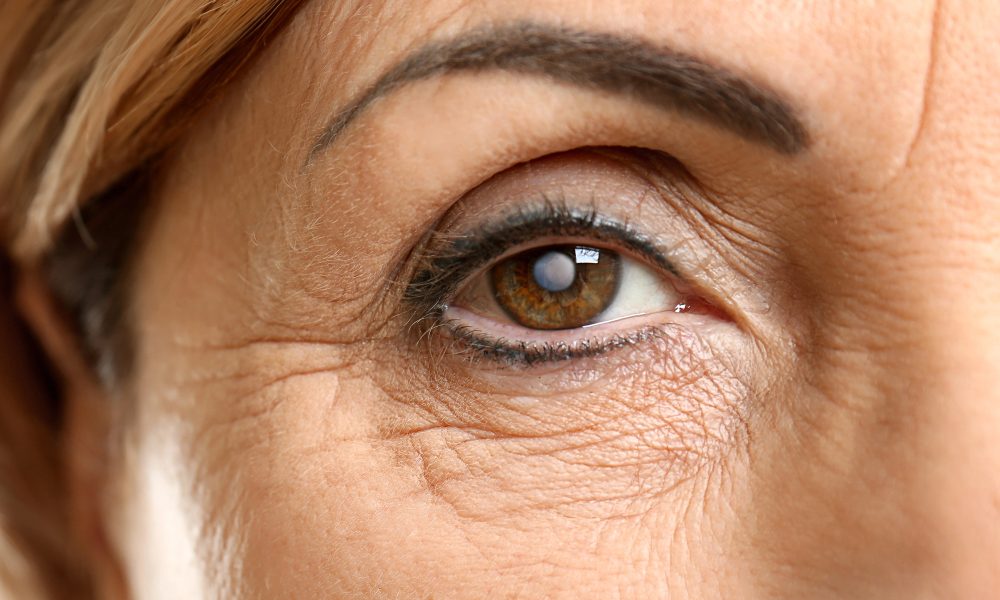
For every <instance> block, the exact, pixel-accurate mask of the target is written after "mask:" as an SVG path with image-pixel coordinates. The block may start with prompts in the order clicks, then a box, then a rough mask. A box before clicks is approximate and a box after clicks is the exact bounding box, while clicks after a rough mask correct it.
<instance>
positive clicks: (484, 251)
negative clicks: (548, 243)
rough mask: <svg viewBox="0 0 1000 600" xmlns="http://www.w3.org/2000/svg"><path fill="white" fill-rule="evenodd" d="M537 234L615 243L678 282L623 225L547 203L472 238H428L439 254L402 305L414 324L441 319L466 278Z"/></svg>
mask: <svg viewBox="0 0 1000 600" xmlns="http://www.w3.org/2000/svg"><path fill="white" fill-rule="evenodd" d="M541 235H561V236H581V237H582V236H586V237H588V238H590V239H597V240H600V241H607V242H614V243H616V244H620V245H622V246H624V247H625V248H627V249H629V250H632V251H633V252H636V253H637V254H639V255H642V256H644V257H645V258H646V259H647V260H649V261H651V262H653V263H654V264H655V265H656V266H658V267H660V268H661V269H663V270H665V271H667V272H669V273H671V274H673V275H674V276H677V277H680V275H679V273H678V272H677V269H676V268H675V267H674V266H673V264H672V263H671V262H670V261H669V260H668V259H667V257H666V256H664V255H663V253H662V252H660V250H659V249H658V248H657V246H656V245H655V244H654V243H653V242H652V241H651V240H650V239H649V238H647V237H646V236H643V235H642V234H640V233H638V232H636V231H634V230H633V229H632V228H631V227H629V226H628V225H627V224H623V223H620V222H617V221H612V220H609V219H605V218H602V217H600V216H599V215H598V214H597V213H596V212H595V211H594V210H587V211H580V210H578V209H573V208H570V207H568V206H566V204H565V203H564V202H553V201H551V200H549V199H546V200H545V201H544V203H543V204H542V205H541V206H538V207H535V208H529V209H526V210H522V211H518V212H516V213H513V214H511V215H509V216H507V217H506V218H504V219H503V220H502V221H501V222H500V223H497V224H494V225H490V226H487V227H486V228H484V229H483V230H482V231H481V232H479V233H478V234H477V235H476V236H462V237H458V238H455V239H452V240H451V241H450V242H447V241H442V240H440V239H438V240H435V239H434V236H431V238H430V239H429V240H428V242H427V243H426V245H425V247H427V248H434V247H435V246H439V247H441V249H440V250H431V251H429V252H428V257H427V258H425V259H424V261H423V264H422V266H421V267H420V268H419V269H418V270H417V271H416V273H414V275H413V277H412V279H411V280H410V283H409V284H408V285H407V286H406V288H405V289H404V292H403V301H404V302H405V303H406V304H407V305H408V306H409V307H410V308H411V309H412V312H413V314H414V315H415V317H416V319H415V320H417V321H419V320H423V319H426V318H428V317H432V318H433V317H437V318H440V315H441V313H442V312H443V310H444V308H446V305H447V302H448V300H449V299H450V298H451V297H452V296H453V295H454V294H455V293H456V292H457V291H458V289H459V287H460V286H461V285H462V284H463V283H464V282H465V279H466V278H467V277H468V276H469V275H471V274H472V273H474V272H475V271H476V270H478V269H479V268H481V267H482V266H483V265H485V264H487V263H489V262H490V261H491V260H494V259H496V258H497V257H499V256H501V255H503V253H504V252H506V251H508V250H510V249H511V248H514V247H516V246H518V245H520V244H523V243H526V242H529V241H532V240H534V239H537V238H538V237H539V236H541Z"/></svg>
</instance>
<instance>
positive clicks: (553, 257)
mask: <svg viewBox="0 0 1000 600" xmlns="http://www.w3.org/2000/svg"><path fill="white" fill-rule="evenodd" d="M620 267H621V259H620V258H619V257H618V255H617V254H615V253H614V252H611V251H609V250H602V249H597V248H590V247H586V246H568V245H567V246H546V247H544V248H538V249H534V250H528V251H526V252H522V253H520V254H517V255H515V256H512V257H510V258H508V259H506V260H504V261H503V262H501V263H500V264H498V265H497V266H495V267H493V269H492V271H491V273H490V275H491V279H492V283H493V293H494V295H495V296H496V299H497V302H498V303H499V304H500V306H501V307H502V308H503V309H504V310H505V311H506V312H507V314H508V315H510V317H511V318H512V319H514V320H515V321H517V322H518V323H519V324H520V325H523V326H525V327H530V328H531V329H573V328H576V327H581V326H583V325H587V324H589V323H591V322H593V320H594V319H595V318H596V317H597V316H598V315H600V314H601V313H602V312H604V310H605V309H606V308H607V307H608V305H609V304H611V301H612V300H614V298H615V293H616V292H617V290H618V277H619V271H620Z"/></svg>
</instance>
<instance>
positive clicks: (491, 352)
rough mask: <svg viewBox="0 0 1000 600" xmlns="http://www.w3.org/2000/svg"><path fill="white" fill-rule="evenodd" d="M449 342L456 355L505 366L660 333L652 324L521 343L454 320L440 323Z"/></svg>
mask: <svg viewBox="0 0 1000 600" xmlns="http://www.w3.org/2000/svg"><path fill="white" fill-rule="evenodd" d="M442 326H443V328H444V329H445V331H446V332H447V333H448V334H450V337H451V341H452V342H453V343H455V344H457V345H458V346H459V348H458V351H457V352H456V354H463V353H466V354H467V355H468V358H470V359H472V360H476V359H488V360H491V361H493V362H496V363H499V364H501V365H504V366H508V367H521V368H524V367H532V366H535V365H539V364H544V363H553V362H561V361H567V360H573V359H577V358H588V357H594V356H599V355H601V354H605V353H607V352H611V351H614V350H618V349H621V348H625V347H631V346H635V345H636V344H641V343H643V342H646V341H649V340H651V339H653V338H655V337H658V336H659V335H660V329H659V328H658V327H657V326H655V325H648V326H646V327H643V328H640V329H637V330H635V331H632V332H630V333H627V334H613V335H608V336H603V337H592V338H586V339H580V340H575V341H573V342H540V341H534V342H524V341H515V340H508V339H504V338H497V337H493V336H489V335H487V334H484V333H483V332H482V331H479V330H477V329H475V328H473V327H470V326H468V325H463V324H460V323H457V322H455V321H445V322H443V323H442Z"/></svg>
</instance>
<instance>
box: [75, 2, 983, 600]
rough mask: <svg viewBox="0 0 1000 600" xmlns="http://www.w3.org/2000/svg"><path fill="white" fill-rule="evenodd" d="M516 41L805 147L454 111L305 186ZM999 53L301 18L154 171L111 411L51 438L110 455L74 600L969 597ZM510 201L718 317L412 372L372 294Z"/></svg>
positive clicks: (458, 21) (844, 38)
mask: <svg viewBox="0 0 1000 600" xmlns="http://www.w3.org/2000/svg"><path fill="white" fill-rule="evenodd" d="M744 5H745V6H744ZM512 20H534V21H541V22H557V23H561V24H564V25H571V26H573V27H576V28H580V29H587V30H597V31H609V32H614V33H619V34H624V35H630V36H635V37H638V38H642V39H645V40H650V41H652V42H653V43H655V44H658V45H664V46H670V47H672V48H675V49H678V50H681V51H684V52H687V53H689V54H692V55H694V56H697V57H699V58H701V59H702V60H705V61H706V62H710V63H712V64H717V65H722V66H724V67H725V68H726V69H729V70H730V71H732V72H734V73H737V74H739V75H741V76H744V77H747V78H749V79H751V80H753V81H755V82H759V83H760V85H762V86H765V87H767V88H768V89H771V90H774V91H775V93H777V94H780V95H781V97H783V98H785V99H787V101H788V103H789V104H790V105H791V106H793V107H794V108H795V109H796V111H797V113H798V114H799V116H800V117H801V119H802V121H803V122H804V124H805V126H806V127H807V129H808V131H809V135H810V144H809V146H808V148H806V149H805V150H804V151H803V152H800V153H798V154H795V155H787V154H782V153H780V152H776V151H774V150H772V149H768V148H765V147H762V146H761V145H760V144H757V143H755V142H753V141H748V140H745V139H743V138H741V137H739V136H737V135H735V134H733V133H731V132H728V131H726V130H724V129H722V128H720V127H717V126H715V125H713V124H711V123H708V122H706V121H703V120H698V119H692V118H690V117H689V116H686V115H684V114H680V113H677V112H670V111H663V110H660V109H656V108H654V107H651V106H649V105H647V104H643V103H642V102H639V101H636V100H634V99H630V98H627V97H624V96H619V95H615V94H611V93H607V92H597V91H593V90H586V89H580V88H577V87H574V86H571V85H567V84H560V83H555V82H553V81H550V80H548V79H545V78H541V77H535V76H527V75H518V74H512V73H501V72H482V73H464V74H452V75H446V76H442V77H436V78H430V79H426V80H423V81H419V82H415V83H412V84H410V85H407V86H404V87H402V88H400V89H398V90H397V91H395V92H393V93H392V94H390V95H388V96H386V97H385V98H384V99H382V100H381V101H379V102H377V103H376V104H374V105H373V106H372V107H370V109H369V110H366V111H365V112H364V113H363V114H361V115H359V117H358V120H357V122H356V123H354V124H353V125H352V126H351V127H350V128H349V129H348V130H347V131H345V133H344V135H343V136H342V137H341V138H339V139H338V140H337V141H336V142H335V143H334V144H333V145H332V146H331V147H330V148H328V149H327V150H325V151H324V152H322V153H321V154H320V155H318V156H317V157H316V158H315V159H314V160H313V161H312V162H311V163H310V164H309V165H308V166H306V167H303V164H304V163H305V162H306V158H307V155H308V154H309V152H310V148H311V147H312V142H313V140H314V139H315V136H316V135H317V134H318V132H319V131H321V130H322V128H323V127H324V125H325V124H326V123H327V122H328V121H329V119H330V118H331V115H333V114H334V112H335V111H336V110H337V109H338V108H340V107H342V106H344V105H346V104H347V103H348V102H349V101H350V100H351V99H352V98H354V97H355V95H356V94H358V93H359V92H360V91H361V90H363V89H364V88H365V87H366V86H367V85H369V84H371V82H372V81H374V80H375V79H376V78H377V77H378V75H379V74H380V73H382V72H383V71H385V70H386V69H387V68H389V67H390V66H392V65H393V64H395V62H396V61H398V60H399V59H400V58H401V57H402V56H404V55H405V54H406V53H407V51H409V50H412V49H414V48H416V47H418V46H420V45H422V44H423V43H425V42H426V41H427V40H429V39H435V38H440V37H444V36H448V35H453V34H455V33H457V32H460V31H464V30H467V29H470V28H473V27H476V26H479V25H481V24H483V23H493V24H496V23H503V22H507V21H512ZM998 29H1000V4H998V3H996V2H990V1H988V0H982V1H979V2H976V1H969V2H942V3H941V4H940V5H939V6H934V5H933V4H932V3H931V2H917V1H913V2H894V3H889V2H884V3H875V4H872V5H867V4H863V3H847V4H843V3H819V2H817V3H798V2H784V1H781V2H779V1H775V2H767V3H750V2H745V3H741V4H739V5H725V4H723V3H718V2H692V1H684V2H664V1H653V0H623V1H620V2H581V1H572V0H534V1H532V2H520V1H517V0H498V1H491V2H471V1H466V2H453V1H450V0H428V1H427V2H422V3H419V8H418V7H417V3H412V6H411V5H403V3H393V4H391V5H390V6H387V7H382V6H378V5H372V4H365V5H364V6H363V7H361V8H358V7H356V6H353V3H344V2H334V1H332V0H331V1H326V0H317V1H316V2H314V3H312V4H310V5H309V6H307V7H306V9H304V10H303V12H302V13H300V14H299V15H298V16H297V17H296V19H295V20H294V21H293V23H292V24H291V26H290V27H289V28H288V29H287V30H286V31H285V32H284V33H283V34H282V36H281V37H280V38H279V40H278V41H277V43H276V44H275V45H274V46H273V47H272V48H270V49H269V50H268V51H267V53H266V54H265V55H264V56H263V57H262V60H261V61H259V62H258V63H256V64H255V65H254V67H253V69H252V71H251V72H250V73H249V74H248V75H247V76H246V77H244V78H242V79H241V80H239V81H237V82H235V83H234V84H232V86H231V87H230V88H228V90H227V93H226V95H225V96H224V97H223V98H221V99H220V100H219V101H218V102H217V103H215V104H214V105H213V106H212V107H211V108H210V110H208V112H207V113H206V114H204V116H203V117H202V118H201V119H200V120H199V121H198V123H196V125H195V127H194V128H193V129H192V131H191V132H190V134H189V135H187V137H185V139H184V140H183V141H182V143H180V144H179V145H178V146H177V147H176V148H175V149H174V150H173V151H172V152H171V153H170V155H169V156H168V157H167V159H166V161H165V165H164V167H163V169H162V170H161V176H160V177H159V179H158V181H157V185H156V194H155V195H156V197H155V199H154V204H153V206H152V208H151V211H150V215H149V227H148V230H147V232H146V235H144V236H143V243H142V244H141V245H140V247H138V248H136V249H135V252H136V261H137V262H136V265H137V266H136V278H135V283H134V289H133V294H132V306H133V318H134V321H135V322H136V323H137V327H136V331H135V332H134V335H135V336H136V337H135V340H136V360H135V366H134V371H133V372H132V373H131V374H130V378H129V381H128V382H127V383H123V384H122V386H121V389H120V390H119V392H118V393H117V394H115V396H116V397H115V398H108V399H100V400H99V401H95V400H94V398H93V397H94V396H100V395H101V393H100V392H97V391H95V390H94V388H93V386H92V385H88V384H86V383H85V382H81V383H79V384H78V385H77V389H76V392H74V393H71V398H70V399H71V401H72V402H75V403H78V404H79V405H80V406H84V405H86V406H90V407H93V406H102V407H105V409H104V410H107V411H110V413H109V414H108V415H104V417H107V418H99V419H93V418H83V417H79V418H78V419H77V420H76V422H74V424H73V429H74V430H75V431H76V432H77V435H78V436H79V437H80V438H81V439H86V438H87V437H88V436H91V437H92V436H93V435H95V433H94V431H92V430H91V429H93V428H98V430H100V427H101V426H99V425H95V423H104V422H110V423H111V425H108V426H107V429H106V430H100V431H101V433H100V435H101V436H111V439H112V440H113V442H112V444H111V449H110V451H109V456H108V457H107V458H106V466H105V468H104V469H103V470H102V472H101V473H100V476H99V477H98V478H97V480H98V481H99V485H95V486H94V487H95V488H96V489H94V490H91V491H90V492H87V491H84V492H82V493H83V494H84V495H86V494H87V493H90V494H92V495H93V497H94V502H95V503H96V506H97V507H98V511H97V512H98V513H99V515H100V519H99V521H100V528H101V529H102V530H103V531H104V536H105V538H106V544H104V545H101V544H96V543H95V548H94V550H93V553H94V556H95V561H96V562H97V563H98V564H100V565H102V566H101V567H100V569H99V570H100V572H101V573H102V575H101V580H102V587H103V589H104V591H105V593H107V594H108V595H110V596H115V595H122V596H128V597H135V598H178V597H198V596H203V597H233V598H321V597H331V598H332V597H336V598H712V597H728V598H758V597H759V598H985V597H988V596H990V595H991V594H993V593H995V592H996V590H998V589H1000V442H998V433H1000V384H998V383H997V381H996V373H997V372H1000V342H998V340H1000V246H998V241H997V240H998V239H1000V207H998V201H1000V175H998V173H1000V128H998V123H1000V102H998V101H997V98H1000V83H998V81H1000V43H998V41H997V36H996V31H997V30H998ZM596 147H600V149H598V150H586V149H585V148H596ZM626 147H642V148H648V149H651V150H656V151H659V152H660V153H662V154H663V155H669V156H672V157H674V158H675V159H676V161H678V162H679V163H680V164H682V165H683V166H684V169H685V170H686V171H685V172H686V173H687V176H686V177H685V178H683V181H681V180H680V179H681V178H679V176H678V175H677V174H676V172H675V171H672V170H671V169H672V167H670V166H667V165H665V164H650V163H649V162H648V161H646V162H644V161H643V160H640V159H637V158H635V155H634V153H632V151H628V150H621V148H626ZM526 161H533V162H532V164H531V165H529V166H525V165H523V164H520V163H524V162H526ZM654 162H655V161H654ZM546 192H548V193H559V194H563V195H573V194H576V195H577V196H579V195H583V194H577V192H583V193H585V194H586V199H587V201H588V202H592V204H593V206H594V207H595V208H596V209H598V210H600V211H602V212H605V213H607V214H609V215H612V216H615V215H619V218H623V219H624V218H626V217H628V218H629V219H630V220H631V222H633V223H634V224H635V225H636V226H637V227H640V228H641V229H642V230H643V231H645V232H647V233H648V235H650V236H658V237H659V238H662V239H664V240H665V243H666V244H667V245H668V246H669V247H672V248H675V254H676V256H674V259H675V260H676V261H677V262H678V264H680V265H682V266H684V267H686V269H687V271H686V272H688V273H690V274H691V276H690V277H691V279H692V280H693V283H694V284H696V285H697V286H698V287H699V289H701V290H703V295H704V296H705V297H707V298H710V299H712V300H713V302H714V303H715V304H717V305H718V306H720V307H722V310H723V313H724V314H723V315H721V316H720V315H716V316H702V317H699V318H696V317H690V318H687V317H685V316H684V315H680V316H678V317H677V318H676V319H675V321H673V322H671V323H668V324H665V325H663V326H662V327H661V331H660V333H659V335H656V336H653V337H652V339H648V340H646V341H644V342H642V343H638V344H635V345H633V346H629V347H625V348H620V349H617V350H614V351H611V352H608V353H606V354H604V355H601V356H598V357H589V358H581V359H577V360H571V361H563V362H559V363H555V364H550V365H542V366H534V367H531V368H529V369H524V368H513V367H510V366H503V365H497V364H493V363H491V362H490V361H489V360H469V358H468V356H466V355H464V354H463V353H461V352H455V351H452V350H453V349H454V346H453V345H450V344H449V343H448V341H447V340H446V339H445V338H444V337H443V336H442V334H439V333H435V332H429V333H427V334H426V335H424V336H423V337H422V338H419V339H415V337H416V336H414V335H412V331H411V330H410V329H411V328H409V327H408V322H407V319H406V318H405V315H404V314H403V313H405V310H404V308H402V307H401V299H400V287H399V286H398V285H397V284H396V283H395V282H396V281H397V280H402V281H405V280H406V278H407V277H408V275H409V274H410V273H412V269H413V262H412V261H413V259H414V256H413V255H412V254H411V252H412V251H413V249H414V248H416V247H418V242H419V241H420V239H421V238H422V236H424V235H425V234H426V233H427V231H428V230H429V229H430V228H431V227H433V226H434V223H435V221H436V220H437V219H438V218H439V217H440V216H441V215H442V214H445V213H446V211H448V210H449V208H450V207H454V206H459V207H466V208H465V209H464V210H465V212H462V211H461V210H459V212H458V215H459V216H457V217H455V219H453V220H456V222H458V221H462V220H463V219H466V220H470V222H471V219H473V218H474V217H475V218H478V217H477V215H482V214H488V213H489V211H490V210H491V209H498V208H501V207H503V206H504V205H505V204H504V203H516V202H518V201H519V200H518V198H519V194H521V197H523V196H524V195H526V194H531V193H546ZM456 210H458V209H456ZM449 214H455V213H454V211H453V212H452V213H449ZM462 215H465V216H462ZM470 215H471V216H470ZM444 226H450V221H447V220H446V222H445V225H444ZM456 227H457V225H456ZM627 326H628V325H627V324H623V325H622V326H621V327H623V328H625V327H627ZM87 410H92V409H87ZM87 410H82V409H81V410H79V411H78V413H86V412H87ZM102 460H103V459H102Z"/></svg>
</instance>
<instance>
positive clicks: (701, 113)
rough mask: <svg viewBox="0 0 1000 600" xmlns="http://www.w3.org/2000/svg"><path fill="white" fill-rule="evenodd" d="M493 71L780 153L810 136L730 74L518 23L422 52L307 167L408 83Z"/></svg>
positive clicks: (355, 110) (604, 38) (582, 34)
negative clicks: (638, 105)
mask: <svg viewBox="0 0 1000 600" xmlns="http://www.w3.org/2000/svg"><path fill="white" fill-rule="evenodd" d="M488 70H501V71H508V72H514V73H523V74H526V75H536V76H545V77H550V78H552V79H553V80H555V81H559V82H564V83H569V84H572V85H576V86H579V87H582V88H586V89H593V90H601V91H606V92H611V93H613V94H619V95H625V96H629V97H632V98H635V99H638V100H640V101H642V102H645V103H648V104H650V105H653V106H656V107H659V108H663V109H664V110H668V111H673V112H676V113H679V114H682V115H686V116H690V117H694V118H698V119H700V120H702V121H705V122H708V123H712V124H715V125H716V126H719V127H722V128H724V129H727V130H729V131H732V132H734V133H736V134H737V135H740V136H741V137H743V138H745V139H747V140H750V141H753V142H757V143H761V144H764V145H766V146H769V147H771V148H773V149H774V150H777V151H778V152H780V153H782V154H788V155H791V154H795V153H798V152H800V151H802V150H804V149H805V148H806V147H808V145H809V136H808V134H807V131H806V129H805V127H804V126H803V125H802V123H801V122H800V121H799V120H798V118H797V117H796V115H795V111H794V110H793V109H792V108H791V106H790V104H789V103H788V102H786V101H785V100H783V99H782V98H781V97H780V96H778V95H777V94H776V93H775V92H772V91H770V90H768V89H766V88H765V87H763V86H761V85H758V84H755V83H753V82H751V81H749V80H747V79H744V78H741V77H739V76H737V75H735V74H734V73H732V72H730V71H727V70H726V69H723V68H720V67H715V66H712V65H709V64H707V63H705V62H703V61H701V60H698V59H697V58H694V57H693V56H690V55H688V54H684V53H682V52H677V51H674V50H671V49H669V48H664V47H657V46H653V45H651V44H649V43H648V42H644V41H640V40H636V39H633V38H629V37H621V36H617V35H613V34H608V33H599V32H588V31H582V30H577V29H570V28H565V27H558V26H552V25H546V24H540V23H532V22H517V23H512V24H507V25H503V26H495V27H488V28H482V29H474V30H471V31H468V32H466V33H463V34H460V35H458V36H456V37H454V38H451V39H447V40H444V41H435V42H430V43H429V44H427V45H425V46H423V47H421V48H419V49H418V50H416V51H415V52H414V53H412V54H410V55H409V56H407V57H406V58H404V59H403V60H402V61H401V62H399V63H397V64H396V65H395V66H394V67H392V68H391V69H390V70H389V71H387V72H386V73H384V74H383V75H382V76H381V77H380V78H379V79H378V80H377V81H376V82H375V84H374V85H372V86H371V87H369V88H368V89H367V90H366V91H365V92H364V93H362V94H361V95H360V96H359V97H358V98H357V99H355V100H354V101H353V102H351V103H350V104H349V105H347V106H346V107H345V108H343V109H342V110H340V111H339V112H338V113H337V114H336V115H335V116H334V118H333V119H332V120H331V121H330V123H329V124H328V125H327V127H326V128H325V129H324V130H323V132H322V133H321V134H320V135H319V136H318V137H317V139H316V141H315V144H314V145H313V148H312V151H311V152H310V154H309V158H308V161H307V162H311V161H312V160H313V159H314V158H315V157H316V155H317V154H319V153H320V152H322V151H323V150H325V149H326V148H328V147H329V146H330V145H331V144H332V143H333V142H334V141H335V140H336V139H337V138H338V137H339V136H340V135H341V134H342V133H343V132H344V130H345V129H346V128H347V127H348V126H349V125H350V124H351V122H352V121H353V120H354V119H355V118H357V117H358V116H359V115H360V114H361V113H362V112H364V110H365V109H366V108H368V107H369V106H370V105H371V104H372V103H373V102H375V101H376V100H377V99H379V98H381V97H383V96H386V95H388V94H390V93H392V92H394V91H396V90H398V89H399V88H401V87H403V86H405V85H406V84H408V83H411V82H414V81H418V80H421V79H427V78H431V77H435V76H439V75H443V74H445V73H449V72H456V71H465V72H477V71H488Z"/></svg>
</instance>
